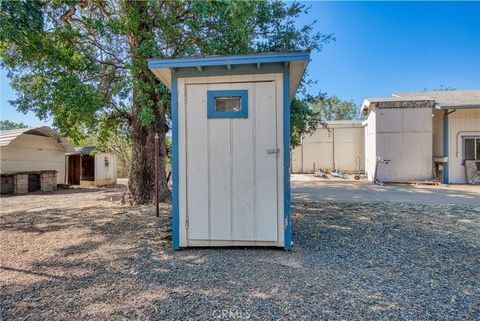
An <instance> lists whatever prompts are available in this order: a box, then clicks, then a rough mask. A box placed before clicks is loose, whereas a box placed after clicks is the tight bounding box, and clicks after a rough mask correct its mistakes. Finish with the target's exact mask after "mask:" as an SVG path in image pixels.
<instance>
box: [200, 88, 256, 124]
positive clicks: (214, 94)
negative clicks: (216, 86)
mask: <svg viewBox="0 0 480 321" xmlns="http://www.w3.org/2000/svg"><path fill="white" fill-rule="evenodd" d="M219 97H240V110H239V111H216V110H215V98H219ZM207 118H248V90H244V89H242V90H208V91H207Z"/></svg>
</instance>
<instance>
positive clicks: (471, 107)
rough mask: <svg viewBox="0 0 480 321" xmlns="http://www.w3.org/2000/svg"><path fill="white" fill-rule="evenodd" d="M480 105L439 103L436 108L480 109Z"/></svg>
mask: <svg viewBox="0 0 480 321" xmlns="http://www.w3.org/2000/svg"><path fill="white" fill-rule="evenodd" d="M478 108H480V105H439V104H435V109H439V110H445V109H478Z"/></svg>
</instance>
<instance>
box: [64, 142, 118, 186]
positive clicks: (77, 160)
mask: <svg viewBox="0 0 480 321" xmlns="http://www.w3.org/2000/svg"><path fill="white" fill-rule="evenodd" d="M66 157H67V162H66V166H67V175H66V176H65V181H66V183H67V184H70V185H93V186H104V185H113V184H116V183H117V157H116V155H115V154H113V153H103V152H95V147H93V146H87V147H77V148H75V152H73V153H68V154H67V156H66Z"/></svg>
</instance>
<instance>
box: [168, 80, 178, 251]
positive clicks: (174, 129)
mask: <svg viewBox="0 0 480 321" xmlns="http://www.w3.org/2000/svg"><path fill="white" fill-rule="evenodd" d="M170 91H171V95H172V99H171V108H172V110H171V112H172V247H173V249H174V250H178V249H180V242H179V240H180V235H179V233H180V229H179V226H180V224H179V220H180V217H179V203H178V202H179V190H178V189H179V186H178V183H179V179H178V89H177V76H176V75H175V73H174V72H172V88H171V90H170Z"/></svg>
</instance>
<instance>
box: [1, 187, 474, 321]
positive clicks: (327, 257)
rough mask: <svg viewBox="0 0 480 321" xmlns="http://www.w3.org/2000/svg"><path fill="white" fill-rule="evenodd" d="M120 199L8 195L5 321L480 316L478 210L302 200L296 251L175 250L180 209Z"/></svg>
mask: <svg viewBox="0 0 480 321" xmlns="http://www.w3.org/2000/svg"><path fill="white" fill-rule="evenodd" d="M121 192H122V187H121V186H119V187H116V188H103V189H89V190H77V191H59V192H57V193H53V194H48V195H47V194H32V195H28V196H27V195H24V196H16V197H7V198H2V199H1V202H2V204H1V206H2V212H1V222H0V223H1V234H0V244H1V253H0V275H1V280H0V285H1V288H0V290H1V294H0V308H1V313H2V320H13V319H16V320H17V319H21V320H23V319H26V320H39V319H41V320H65V319H72V318H75V319H78V320H90V319H100V320H123V319H139V320H212V319H228V318H229V319H235V320H242V319H254V320H313V319H348V320H351V319H372V320H379V319H403V320H415V319H424V320H426V319H437V320H438V319H441V320H445V319H454V320H456V319H475V318H478V316H479V315H480V309H479V305H478V298H479V297H480V275H479V274H480V273H479V271H480V258H479V254H478V253H479V248H480V241H479V240H480V208H479V207H475V206H459V205H456V206H453V205H422V204H400V203H395V204H393V203H333V202H294V203H293V206H292V220H293V224H292V225H293V240H294V248H293V251H291V252H285V251H284V250H279V249H264V248H261V249H231V248H227V249H189V250H182V251H178V252H173V251H172V250H171V244H170V241H169V240H168V236H169V234H170V231H169V230H168V226H169V216H170V206H169V205H166V204H164V205H162V215H161V218H160V219H157V218H156V217H155V214H154V213H155V211H154V208H153V207H149V206H145V207H124V206H122V205H121V204H120V203H119V202H118V199H119V197H120V195H121ZM112 198H113V202H112ZM232 315H233V316H234V317H231V316H232Z"/></svg>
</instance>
